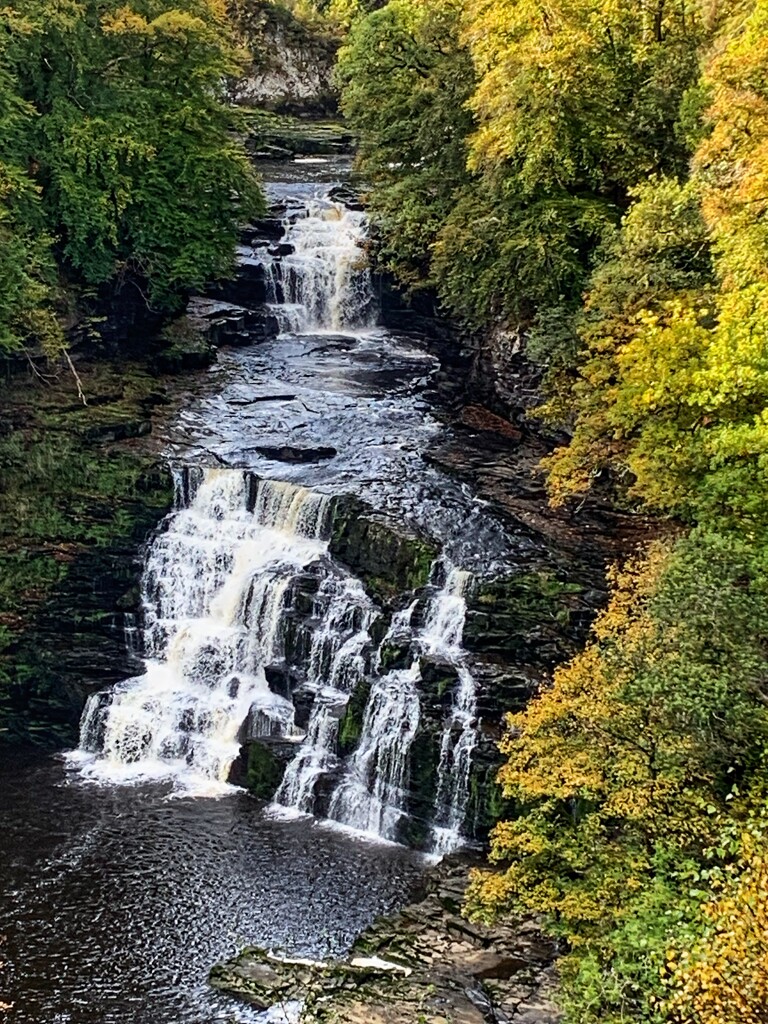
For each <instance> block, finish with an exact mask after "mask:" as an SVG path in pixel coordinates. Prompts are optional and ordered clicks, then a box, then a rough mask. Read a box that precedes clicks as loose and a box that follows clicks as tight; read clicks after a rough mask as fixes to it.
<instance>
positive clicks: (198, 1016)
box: [0, 161, 531, 1024]
mask: <svg viewBox="0 0 768 1024" xmlns="http://www.w3.org/2000/svg"><path fill="white" fill-rule="evenodd" d="M344 170H345V169H344V167H342V166H341V165H340V164H339V163H338V162H336V163H334V162H326V163H323V162H322V161H317V162H314V163H305V164H303V165H301V164H297V165H295V166H294V167H293V168H292V170H291V173H290V174H289V175H286V174H285V170H284V169H283V170H282V171H280V170H277V171H276V170H274V169H273V170H272V171H271V172H270V174H268V179H269V180H268V187H269V195H270V199H271V200H272V201H273V202H276V203H280V204H282V207H283V216H284V219H285V225H286V234H285V239H284V242H285V245H286V248H285V249H284V251H282V252H280V253H278V252H275V253H273V254H272V253H271V252H270V251H269V250H268V249H264V248H263V247H262V249H261V250H260V251H259V252H257V253H254V252H251V251H244V253H243V259H245V260H255V261H256V262H257V263H258V264H259V265H260V266H261V267H263V269H264V272H265V275H266V279H267V283H268V286H269V289H271V294H270V295H268V298H269V299H270V301H271V304H272V307H273V309H274V312H275V314H276V315H277V316H278V318H279V319H280V325H281V333H280V335H279V336H278V337H277V338H276V339H275V340H273V341H269V342H267V343H264V344H261V345H259V346H254V347H245V348H236V349H230V350H227V351H224V352H222V353H221V355H220V359H219V362H218V364H217V365H216V366H215V367H214V368H213V369H212V371H211V372H210V373H209V374H208V375H207V378H206V381H207V383H206V385H205V386H204V387H202V388H200V389H198V392H197V393H196V398H195V400H194V401H193V402H190V403H188V404H185V405H184V407H183V408H182V409H181V411H180V412H179V413H178V415H176V416H174V417H173V418H170V419H166V420H165V422H162V423H160V424H159V426H158V428H157V430H156V432H155V440H154V443H156V444H160V445H161V446H162V450H163V452H164V455H165V457H166V458H167V459H168V461H169V462H170V463H171V464H172V465H173V466H174V468H175V473H176V482H177V502H176V507H175V510H174V512H173V513H172V514H171V516H170V517H169V519H168V520H167V521H166V523H165V524H164V527H163V529H162V530H161V531H160V532H159V533H158V536H157V537H156V539H155V541H154V542H153V544H152V545H151V546H150V549H149V552H148V555H147V568H146V571H145V580H144V588H143V602H144V620H145V621H144V626H143V652H144V657H145V671H144V673H143V674H142V675H140V676H138V677H136V678H135V679H132V680H127V681H126V682H125V683H124V684H120V686H118V687H117V688H115V689H114V690H113V691H110V692H109V693H105V694H102V695H99V696H97V697H96V698H93V699H92V702H91V704H90V706H89V708H88V709H87V710H86V713H85V716H84V724H83V736H82V741H81V748H80V750H79V751H76V752H74V753H73V754H72V755H71V756H69V757H66V758H54V759H45V760H41V759H40V758H39V757H33V756H32V755H30V757H29V758H28V759H26V760H24V759H22V760H20V759H19V758H18V757H16V758H14V759H13V760H8V759H6V761H5V762H4V763H2V764H1V765H0V815H1V816H2V822H3V834H2V838H1V839H0V868H1V869H2V877H3V880H4V883H5V884H4V889H3V895H2V899H1V901H0V936H3V944H2V946H0V960H1V961H3V982H2V992H1V993H0V1000H2V1001H3V1002H4V1003H7V1004H9V1008H8V1009H7V1010H6V1011H5V1019H7V1020H8V1022H9V1024H54V1022H56V1024H59V1022H61V1024H63V1022H67V1024H113V1022H114V1024H118V1022H120V1024H212V1022H214V1021H250V1020H256V1019H259V1018H257V1015H255V1014H254V1013H250V1012H249V1011H248V1010H247V1009H245V1008H243V1007H240V1006H236V1005H235V1004H233V1003H231V1002H229V1001H226V1000H224V999H223V998H222V997H218V996H215V995H214V994H213V993H212V992H210V991H209V990H208V988H207V987H206V976H207V971H208V969H209V967H210V966H211V965H212V964H213V963H214V962H216V961H217V960H220V959H222V958H223V957H225V956H226V955H228V954H230V953H231V952H232V951H233V950H234V949H236V948H237V947H239V946H242V945H243V944H246V943H255V944H259V945H265V946H269V947H273V948H277V947H279V948H283V949H286V950H287V951H290V952H292V953H299V954H310V955H322V954H329V953H340V952H342V951H343V950H344V949H345V948H346V947H348V946H349V944H350V943H351V941H352V939H353V937H354V936H355V934H356V933H357V932H358V931H359V930H360V929H361V928H363V927H364V926H365V925H367V924H368V923H369V922H370V921H371V920H372V919H373V918H374V917H375V916H376V915H377V914H378V913H381V912H382V911H386V910H389V909H392V908H393V907H395V906H397V905H399V904H402V903H403V902H404V901H405V900H406V899H407V897H408V895H409V893H410V892H411V891H412V890H413V888H414V886H415V885H416V884H417V883H418V879H419V877H420V874H421V873H422V871H423V869H424V864H425V860H424V858H423V856H421V855H420V854H417V853H415V852H411V851H409V850H408V849H407V848H406V847H405V846H403V845H395V844H393V843H391V842H385V841H383V840H392V839H396V838H401V837H402V836H403V835H404V834H405V833H404V832H403V829H404V828H405V827H406V825H407V823H408V822H411V821H413V820H416V818H418V817H419V815H421V820H422V831H421V835H422V839H421V841H420V845H422V846H423V847H424V848H425V849H427V850H431V851H432V852H437V853H440V852H443V851H444V850H447V849H455V848H457V847H458V846H461V845H462V843H463V842H465V841H466V840H467V838H468V825H467V822H468V815H469V814H470V811H469V789H470V771H471V767H472V762H473V758H474V751H475V745H476V743H477V738H478V732H477V730H478V710H477V687H476V683H475V678H474V675H473V672H474V668H473V661H472V658H470V656H469V654H468V652H467V651H466V650H465V649H464V647H463V644H462V630H463V626H464V618H465V615H466V612H467V596H466V595H467V593H468V588H470V587H471V586H472V585H473V581H476V580H478V579H481V578H483V577H492V576H493V575H495V574H498V573H499V572H501V571H503V570H504V568H505V567H508V566H510V565H515V564H516V565H519V564H521V563H525V560H526V559H527V558H528V557H529V555H530V550H531V540H530V538H529V537H528V536H527V535H526V534H524V532H522V531H518V532H514V531H510V530H509V529H506V528H505V527H504V526H502V524H501V523H500V522H499V521H498V520H496V518H495V517H494V516H493V515H492V514H491V513H490V512H489V511H488V509H487V507H486V505H485V504H484V503H483V502H481V501H479V500H477V499H476V498H475V497H474V496H473V495H472V494H471V493H470V492H469V491H468V489H467V488H466V487H465V486H463V485H461V484H460V483H458V482H456V481H454V480H452V479H449V478H448V477H446V476H444V475H443V474H441V473H440V472H439V471H438V470H436V469H434V468H431V467H430V466H429V465H428V464H427V462H425V461H424V459H423V458H422V455H423V453H424V451H425V450H426V449H428V448H429V446H430V445H432V444H434V443H435V442H436V440H438V439H439V438H440V436H441V434H442V432H443V431H444V430H445V428H444V427H443V426H442V425H441V423H440V421H439V419H438V418H436V417H435V416H434V415H433V409H432V404H431V403H432V401H433V398H434V394H433V387H432V380H433V377H434V374H435V373H436V371H437V369H438V361H437V359H436V357H435V356H434V354H432V352H431V351H430V348H429V345H428V344H427V342H426V341H425V340H424V339H422V338H419V337H416V336H407V335H403V334H396V333H392V332H389V331H386V330H384V329H383V328H381V327H379V326H377V307H376V295H375V290H374V288H373V286H372V282H371V279H370V276H369V275H368V272H367V271H366V270H365V267H364V260H363V258H362V249H361V243H362V242H363V241H364V238H365V232H366V224H365V217H364V215H363V214H362V213H360V212H359V211H357V210H355V209H351V210H350V209H347V208H346V207H345V206H344V205H343V204H341V203H340V202H338V201H337V200H336V199H334V198H333V195H332V193H331V191H330V190H331V189H332V187H333V186H334V185H335V184H337V183H338V180H339V179H340V178H342V177H343V174H344ZM286 453H287V454H286ZM342 497H343V498H345V499H348V498H350V497H352V498H354V499H356V500H359V501H362V502H364V503H365V506H366V508H368V509H372V510H373V511H374V513H375V515H374V516H373V518H372V520H371V522H372V523H373V526H372V527H371V528H372V529H373V527H374V526H376V515H379V516H381V515H384V516H385V517H386V518H387V521H390V522H396V523H400V524H404V526H405V527H406V528H407V529H408V530H410V531H414V536H416V537H420V536H427V537H428V538H429V540H430V543H431V544H433V545H434V552H435V554H434V558H433V560H432V564H431V566H430V565H427V568H426V570H425V574H424V577H423V579H421V580H420V582H419V591H418V592H419V594H420V595H421V596H420V597H419V599H418V601H415V602H413V603H406V604H403V605H401V606H400V607H399V608H394V609H393V608H392V607H389V608H388V609H386V608H382V607H379V605H378V604H377V603H376V601H374V600H372V599H371V597H370V596H369V595H368V594H366V593H365V591H364V588H363V586H362V584H361V582H360V580H359V579H358V578H357V577H355V576H354V574H352V573H351V572H350V571H349V570H348V569H347V568H345V566H344V564H343V560H342V561H340V560H339V559H338V557H336V556H335V555H334V552H333V550H332V545H333V543H334V540H333V537H334V536H335V534H334V527H333V526H332V520H333V517H334V515H337V512H335V511H334V509H335V508H336V506H335V505H334V502H336V501H338V500H339V499H340V498H342ZM386 568H387V567H386V566H385V567H384V570H383V571H385V570H386ZM308 580H309V581H310V583H312V586H313V588H314V589H312V590H311V591H310V599H309V601H310V607H309V610H308V611H307V612H306V615H305V619H304V620H301V621H299V620H298V618H297V616H298V611H297V609H298V607H299V603H300V602H299V599H300V598H301V597H302V595H304V597H306V593H307V591H306V587H307V586H308V585H309V584H308V582H307V581H308ZM312 581H314V582H312ZM302 587H303V588H305V589H304V590H302ZM409 602H410V598H409ZM297 622H298V625H297ZM297 630H298V631H299V633H301V631H302V630H303V633H302V636H303V640H302V641H301V643H298V642H297V641H296V633H297ZM291 638H293V639H291ZM289 640H290V642H291V643H292V644H293V647H292V648H291V647H289ZM393 644H397V645H399V649H400V651H401V656H402V658H403V663H402V665H399V666H397V667H395V668H391V667H387V665H386V664H385V659H384V655H385V654H386V653H387V652H388V650H389V649H390V648H391V647H392V646H393ZM402 652H405V653H402ZM431 663H433V664H434V665H437V666H439V667H440V670H441V671H443V673H444V680H443V682H442V683H440V686H441V687H442V689H440V690H439V700H438V701H437V703H436V704H435V707H436V708H437V710H434V708H433V709H432V711H429V710H428V707H427V701H426V699H425V698H424V696H423V694H422V693H421V689H420V687H421V686H422V682H423V681H422V673H423V672H424V671H425V669H424V666H425V664H426V665H427V666H429V665H430V664H431ZM280 672H282V676H281V677H280V678H281V680H282V683H281V684H280V685H277V684H276V683H275V678H276V677H277V674H279V673H280ZM445 679H447V680H448V682H447V683H446V682H445ZM280 686H283V690H282V691H281V692H276V691H279V690H280ZM359 693H363V694H364V698H363V699H364V700H365V701H367V703H366V705H365V712H364V715H363V716H362V718H361V721H360V722H359V723H358V725H357V728H358V733H357V735H356V746H354V748H353V749H352V750H351V751H348V752H346V753H343V754H342V753H341V752H340V729H341V724H340V723H341V722H342V721H343V720H344V716H345V713H346V709H347V707H348V706H349V705H350V703H351V702H353V701H354V699H355V698H356V695H357V694H359ZM297 694H298V697H297ZM299 698H300V699H299ZM292 702H293V703H292ZM434 703H435V702H434V701H433V704H434ZM294 705H295V706H294ZM302 709H303V710H302ZM429 714H432V715H433V717H435V716H437V717H436V718H435V721H436V722H437V725H436V726H435V725H433V726H430V728H431V729H432V732H431V733H429V734H427V733H425V732H424V729H425V728H426V726H425V724H424V723H425V722H426V721H427V718H428V715H429ZM244 723H246V724H244ZM244 729H246V730H247V732H248V738H249V740H250V741H253V742H255V743H269V742H272V741H279V742H280V743H281V744H282V746H281V748H280V749H281V750H282V751H283V753H285V748H286V746H287V747H288V749H289V754H288V755H287V764H283V766H282V767H283V770H284V773H285V774H284V776H283V781H282V783H281V784H280V786H279V788H278V789H277V791H276V793H275V794H273V799H274V804H273V806H271V807H265V805H264V803H263V802H261V801H257V800H254V799H253V797H252V796H250V795H248V794H246V793H245V792H244V791H242V790H239V789H236V788H234V787H232V786H230V785H229V784H228V779H229V771H230V767H231V764H232V763H233V761H234V760H235V758H236V756H237V750H238V747H239V744H240V743H241V741H242V740H243V738H244V732H243V730H244ZM420 730H422V732H421V733H420ZM422 733H423V736H422ZM420 736H422V739H423V738H424V736H426V737H427V739H426V740H424V742H428V744H431V746H430V751H431V753H430V756H431V757H432V758H433V762H432V765H433V767H432V775H433V776H434V777H435V778H434V779H433V783H434V786H433V789H434V791H433V792H432V795H431V796H430V797H429V800H428V801H427V802H428V803H429V806H428V808H427V809H426V810H425V809H424V808H423V807H422V808H421V809H420V810H419V811H416V810H415V809H414V807H415V803H414V800H415V798H414V794H413V790H414V785H415V784H414V783H413V781H412V780H410V779H409V771H410V761H411V758H410V755H411V748H412V747H413V750H414V751H415V750H416V746H415V745H416V744H418V743H419V742H420ZM423 745H424V744H423V743H422V747H423ZM420 749H421V748H420ZM414 756H415V754H414ZM417 796H418V794H417ZM422 802H423V801H422ZM320 819H330V821H331V824H328V821H327V820H326V821H325V822H323V821H321V820H320ZM375 840H378V841H375Z"/></svg>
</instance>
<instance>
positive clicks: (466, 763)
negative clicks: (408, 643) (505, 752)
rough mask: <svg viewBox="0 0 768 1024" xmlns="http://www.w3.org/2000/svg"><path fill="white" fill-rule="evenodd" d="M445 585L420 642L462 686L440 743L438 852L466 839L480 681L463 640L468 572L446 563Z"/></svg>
mask: <svg viewBox="0 0 768 1024" xmlns="http://www.w3.org/2000/svg"><path fill="white" fill-rule="evenodd" d="M445 568H446V580H445V585H444V587H443V588H442V589H441V590H440V592H439V593H438V594H437V595H436V597H435V598H434V599H433V601H432V603H431V605H430V608H429V612H428V614H427V617H426V621H425V624H424V629H423V631H422V634H421V642H422V643H423V644H424V645H425V646H426V648H427V650H428V652H429V653H430V654H436V655H438V656H440V657H442V658H444V659H445V660H446V661H447V662H448V663H449V664H451V665H453V666H454V667H455V669H456V673H457V676H458V686H457V688H456V691H455V693H454V698H453V707H452V709H451V713H450V715H449V717H448V718H447V720H446V723H445V726H444V729H443V736H442V741H441V744H440V764H439V767H438V780H437V797H436V800H435V805H436V813H435V820H434V822H433V827H432V847H433V850H434V852H435V853H441V854H442V853H450V852H451V851H452V850H455V849H457V848H458V847H459V846H461V845H462V833H461V829H462V825H463V823H464V816H465V814H466V809H467V801H468V799H469V779H470V771H471V768H472V753H473V751H474V749H475V747H476V745H477V729H476V726H477V685H476V683H475V679H474V677H473V676H472V673H471V671H470V670H469V667H468V666H467V664H466V653H465V652H464V650H463V648H462V646H461V642H462V639H463V635H464V624H465V620H466V615H467V601H466V592H467V588H468V587H469V585H470V582H471V576H470V574H469V573H468V572H464V571H463V570H462V569H458V568H456V567H455V566H452V565H450V564H446V566H445Z"/></svg>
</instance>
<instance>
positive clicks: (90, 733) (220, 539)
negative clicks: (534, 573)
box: [79, 469, 476, 853]
mask: <svg viewBox="0 0 768 1024" xmlns="http://www.w3.org/2000/svg"><path fill="white" fill-rule="evenodd" d="M176 495H177V502H179V503H180V507H178V508H177V509H176V511H175V512H174V513H173V514H172V515H171V516H170V517H169V520H168V522H167V528H166V529H165V530H164V531H162V532H161V533H159V534H158V536H157V537H156V538H155V541H154V543H153V545H152V547H151V549H150V551H149V554H148V557H147V562H146V568H145V573H144V579H143V598H144V630H143V651H144V656H145V671H144V672H143V674H142V675H140V676H137V677H135V678H133V679H128V680H126V681H125V682H123V683H121V684H119V685H118V686H116V687H114V688H113V689H112V690H111V691H108V692H105V693H100V694H97V695H95V696H94V697H92V698H91V699H90V701H89V702H88V705H87V707H86V710H85V712H84V715H83V721H82V726H81V750H80V753H79V759H80V761H81V763H82V764H83V766H84V771H85V772H86V774H87V775H88V776H90V777H91V778H94V779H96V780H101V781H109V782H114V781H124V782H130V781H139V780H144V779H149V778H164V777H168V778H171V779H172V780H173V782H174V785H175V788H176V790H177V791H179V792H184V793H194V794H215V793H219V792H222V791H226V789H227V788H228V787H227V779H228V776H229V772H230V769H231V766H232V764H233V762H234V760H235V759H236V758H237V756H238V754H239V752H240V747H241V744H242V741H243V738H244V734H243V730H244V727H245V726H246V723H248V734H249V735H250V736H252V737H256V736H259V737H264V738H275V737H277V738H292V739H295V741H296V742H297V743H299V744H300V745H299V746H298V749H297V752H296V754H295V756H294V757H293V759H292V760H291V761H290V763H289V764H288V766H287V768H286V771H285V775H284V778H283V781H282V783H281V785H280V787H279V789H278V791H277V793H276V794H275V803H276V804H277V805H279V806H281V807H283V808H286V809H290V810H291V811H292V812H298V813H313V812H316V810H317V808H318V799H319V797H320V796H321V795H322V794H319V792H318V788H319V785H320V783H321V782H324V783H325V799H326V803H325V804H324V805H323V806H324V807H327V814H328V817H329V818H331V819H333V820H334V821H336V822H339V823H340V824H342V825H345V826H347V827H349V828H352V829H355V830H357V831H359V832H363V833H366V834H368V835H373V836H377V837H380V838H382V839H386V840H397V839H398V837H399V828H400V825H401V822H402V819H403V817H404V816H405V815H406V814H407V812H408V806H407V804H408V789H409V755H410V750H411V746H412V744H413V741H414V739H415V737H416V734H417V730H418V728H419V724H420V720H421V709H420V702H419V689H418V687H419V683H420V671H419V660H418V659H419V657H420V656H423V655H427V656H430V657H432V658H437V659H438V660H440V661H442V662H445V663H448V664H449V665H451V666H453V667H454V668H455V670H456V672H457V674H458V679H459V685H458V687H457V688H456V692H455V694H454V697H453V706H452V709H451V711H450V714H449V715H448V716H447V718H446V721H445V726H444V731H443V735H442V741H441V747H440V768H439V780H438V790H437V799H436V804H435V818H434V823H433V829H432V837H433V838H432V846H433V850H434V851H435V852H438V853H444V852H447V851H449V850H452V849H455V848H457V847H458V846H460V845H462V842H463V840H462V824H463V820H464V815H465V812H466V806H467V798H468V790H469V775H470V768H471V761H472V753H473V750H474V747H475V743H476V732H475V728H474V725H475V718H476V694H475V684H474V680H473V678H472V675H471V673H470V672H469V669H468V668H467V666H466V664H465V657H466V656H465V652H464V651H463V649H462V647H461V639H462V632H463V627H464V618H465V614H466V600H465V590H466V587H467V584H468V580H469V576H468V574H467V573H464V572H461V571H460V570H457V569H455V568H453V567H451V566H447V567H446V566H443V565H440V566H438V567H436V571H439V572H441V573H442V574H443V575H444V576H445V583H444V584H443V585H442V586H441V587H439V588H436V589H435V591H434V592H433V594H432V596H431V598H430V599H429V601H428V604H427V607H426V612H425V615H424V623H423V625H422V627H421V628H420V629H417V628H414V626H413V624H412V620H413V617H414V612H415V610H416V607H417V604H418V601H414V602H413V604H412V605H411V606H409V607H408V608H406V609H405V610H403V611H401V612H399V613H397V614H395V615H394V616H393V619H392V623H391V626H390V628H389V631H388V632H387V634H386V636H385V638H384V640H383V641H382V643H381V645H380V648H379V652H376V653H375V654H372V641H371V627H372V626H373V623H374V621H375V620H376V618H377V617H378V616H379V615H380V612H379V611H378V609H377V608H376V607H375V606H374V604H373V603H372V601H371V600H370V598H369V597H368V596H367V594H366V593H365V590H364V588H363V586H362V584H361V583H360V581H359V580H357V579H355V578H354V577H352V576H350V575H348V574H347V573H344V572H342V571H340V570H338V569H336V567H335V566H334V565H333V563H331V562H330V560H329V558H328V537H329V534H330V504H329V499H328V498H327V497H325V496H323V495H321V494H317V493H314V492H312V491H309V490H306V489H304V488H301V487H296V486H293V485H291V484H286V483H275V482H270V481H256V480H255V479H254V478H253V477H251V476H250V475H249V474H248V473H244V472H240V471H238V470H217V469H208V470H205V471H196V472H195V471H189V472H180V473H177V475H176ZM184 502H188V505H187V506H186V507H185V506H184V504H183V503H184ZM310 565H314V566H315V567H316V568H315V570H314V572H315V573H319V574H320V576H319V580H318V583H317V589H316V594H315V596H314V598H313V599H312V606H311V611H310V612H309V614H308V615H307V616H305V619H306V623H307V624H306V626H305V628H306V629H307V630H308V636H307V639H306V641H305V647H304V648H303V649H304V650H305V652H306V653H305V655H304V657H303V659H302V662H303V664H302V665H301V668H302V672H303V676H302V679H303V682H302V684H301V688H302V689H303V690H305V691H306V692H308V694H309V695H310V698H311V701H312V704H311V710H310V713H309V722H308V724H307V728H306V735H305V736H304V737H303V741H302V737H301V733H299V731H298V730H297V729H296V726H295V722H294V704H293V703H292V702H291V701H289V700H288V699H286V698H284V697H282V696H279V695H278V694H276V693H273V692H272V691H271V690H270V687H269V684H268V682H267V678H266V674H265V670H266V669H267V668H268V667H269V666H270V665H278V664H281V663H282V662H283V661H284V655H285V651H284V649H283V644H284V641H285V636H286V633H285V629H286V625H287V623H289V622H290V621H291V616H292V613H293V609H292V607H291V603H290V602H291V587H292V584H294V583H296V581H297V580H298V579H299V578H300V577H301V576H302V574H305V573H306V570H307V568H308V567H309V566H310ZM390 644H396V645H397V646H400V647H401V648H403V649H405V650H408V649H409V648H410V649H411V650H412V659H411V665H410V667H409V668H404V669H398V670H395V671H391V672H385V671H382V669H381V666H380V661H379V658H380V652H381V650H383V649H385V648H386V647H387V645H390ZM294 656H296V651H295V650H294ZM366 682H367V683H368V685H370V693H369V696H368V699H367V704H366V708H365V713H364V716H363V722H362V731H361V737H360V741H359V744H358V746H357V748H356V749H355V750H354V752H353V753H352V754H351V755H350V756H349V757H348V758H347V759H346V762H342V761H341V759H340V756H339V753H338V751H339V725H340V721H341V719H342V718H343V716H344V713H345V711H346V709H347V706H348V703H349V700H350V697H351V696H352V694H353V693H354V692H355V691H356V690H357V688H358V687H360V686H361V685H364V684H365V683H366ZM329 790H332V792H331V793H330V795H329Z"/></svg>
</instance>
